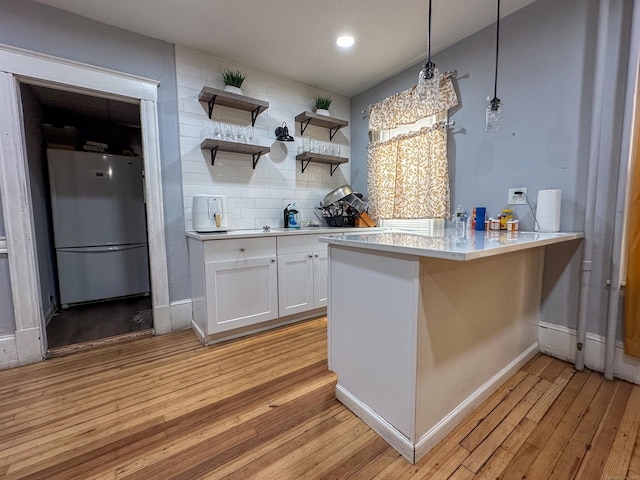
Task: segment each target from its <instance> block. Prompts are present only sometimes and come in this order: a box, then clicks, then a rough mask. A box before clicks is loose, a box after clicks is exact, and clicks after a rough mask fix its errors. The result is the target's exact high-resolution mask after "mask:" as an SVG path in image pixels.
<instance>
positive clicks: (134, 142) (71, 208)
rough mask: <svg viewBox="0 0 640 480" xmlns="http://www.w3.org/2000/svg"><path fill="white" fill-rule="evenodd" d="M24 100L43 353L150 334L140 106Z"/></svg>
mask: <svg viewBox="0 0 640 480" xmlns="http://www.w3.org/2000/svg"><path fill="white" fill-rule="evenodd" d="M20 95H21V98H22V108H23V112H22V113H23V115H22V118H23V123H24V133H25V144H26V148H27V162H28V167H29V183H30V187H31V202H32V205H33V212H34V217H33V218H34V229H35V240H36V242H35V243H36V249H37V253H38V255H37V262H38V265H37V268H38V271H39V278H40V292H41V297H42V298H41V300H42V305H43V310H44V315H45V329H46V335H47V346H48V354H49V355H50V356H52V355H55V354H57V353H59V352H60V351H65V352H66V351H72V350H74V349H75V348H74V347H77V348H86V346H87V345H89V344H90V345H98V344H100V343H101V341H102V340H105V339H106V340H109V341H111V340H113V339H115V338H120V339H126V338H128V337H129V336H140V335H141V334H149V335H150V334H152V333H153V330H152V325H153V314H152V311H153V309H152V302H151V295H150V294H151V287H150V275H149V252H148V233H147V231H148V230H147V221H146V203H145V195H144V166H143V165H144V163H143V159H142V154H143V148H142V133H141V122H140V106H139V104H134V103H126V102H122V101H119V100H114V99H109V98H102V97H97V96H92V95H85V94H81V93H77V92H69V91H64V90H58V89H55V88H51V87H44V86H40V85H31V84H28V83H21V84H20Z"/></svg>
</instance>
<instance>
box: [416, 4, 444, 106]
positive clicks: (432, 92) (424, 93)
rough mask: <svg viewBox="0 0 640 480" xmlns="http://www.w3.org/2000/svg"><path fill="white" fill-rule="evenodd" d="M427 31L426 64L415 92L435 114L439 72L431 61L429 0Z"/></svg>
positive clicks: (437, 104) (438, 103) (421, 71)
mask: <svg viewBox="0 0 640 480" xmlns="http://www.w3.org/2000/svg"><path fill="white" fill-rule="evenodd" d="M428 26H429V30H428V36H427V63H425V65H424V67H422V70H420V73H419V74H418V85H417V87H416V92H417V94H418V100H419V101H420V102H421V103H423V104H424V106H425V107H426V108H427V109H428V110H430V111H433V112H437V111H438V110H439V106H440V96H439V93H440V92H439V89H440V71H439V70H438V67H436V64H435V63H433V62H432V61H431V0H429V24H428Z"/></svg>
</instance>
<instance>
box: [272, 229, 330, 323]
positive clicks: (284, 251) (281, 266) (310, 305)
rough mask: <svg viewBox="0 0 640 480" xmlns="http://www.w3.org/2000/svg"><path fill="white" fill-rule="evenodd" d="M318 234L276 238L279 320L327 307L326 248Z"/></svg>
mask: <svg viewBox="0 0 640 480" xmlns="http://www.w3.org/2000/svg"><path fill="white" fill-rule="evenodd" d="M318 238H319V235H297V236H282V237H278V304H279V307H278V310H279V314H280V316H281V317H285V316H287V315H293V314H296V313H302V312H306V311H308V310H313V309H316V308H321V307H325V306H326V305H327V245H326V244H324V243H320V242H319V241H318Z"/></svg>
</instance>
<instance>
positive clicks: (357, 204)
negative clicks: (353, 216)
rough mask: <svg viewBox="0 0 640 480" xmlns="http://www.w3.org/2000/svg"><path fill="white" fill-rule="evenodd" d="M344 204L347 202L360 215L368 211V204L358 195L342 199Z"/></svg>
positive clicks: (351, 194) (350, 195)
mask: <svg viewBox="0 0 640 480" xmlns="http://www.w3.org/2000/svg"><path fill="white" fill-rule="evenodd" d="M342 201H343V202H347V203H348V204H349V205H350V206H351V207H353V209H354V210H355V211H356V212H358V215H360V214H361V213H363V212H365V211H366V210H367V204H366V203H365V202H364V201H363V200H362V199H361V198H360V197H358V196H357V195H355V194H353V193H350V194H349V195H347V196H346V197H344V198H343V199H342Z"/></svg>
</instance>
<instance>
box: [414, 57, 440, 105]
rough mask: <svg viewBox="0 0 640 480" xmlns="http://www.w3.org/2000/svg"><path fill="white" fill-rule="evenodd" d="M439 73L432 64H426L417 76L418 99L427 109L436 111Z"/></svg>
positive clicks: (438, 99) (438, 100)
mask: <svg viewBox="0 0 640 480" xmlns="http://www.w3.org/2000/svg"><path fill="white" fill-rule="evenodd" d="M439 90H440V71H439V70H438V67H436V65H435V64H434V63H433V62H427V64H426V65H425V66H424V68H423V69H422V70H420V73H419V74H418V98H419V99H420V101H421V102H423V103H424V104H425V106H426V107H427V108H429V109H433V110H438V106H439V102H440V96H439Z"/></svg>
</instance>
